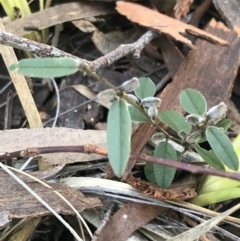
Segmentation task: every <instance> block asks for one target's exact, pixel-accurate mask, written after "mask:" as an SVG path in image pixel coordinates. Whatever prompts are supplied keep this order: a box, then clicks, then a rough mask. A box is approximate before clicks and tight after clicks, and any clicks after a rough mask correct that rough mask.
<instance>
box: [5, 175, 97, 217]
mask: <svg viewBox="0 0 240 241" xmlns="http://www.w3.org/2000/svg"><path fill="white" fill-rule="evenodd" d="M18 176H19V177H20V178H21V179H22V180H23V181H24V182H25V183H26V184H27V185H28V186H29V187H30V188H31V189H33V190H34V191H35V192H36V193H37V194H38V195H39V196H40V197H41V198H42V199H43V200H45V201H46V202H47V203H48V204H49V205H50V206H51V207H52V208H53V209H54V210H55V211H56V212H58V213H61V214H66V215H73V214H74V212H73V211H72V209H71V208H70V207H69V206H68V205H67V204H66V203H65V202H64V201H63V200H62V199H60V198H59V196H58V195H57V194H55V193H54V192H53V191H54V190H56V191H58V192H59V193H60V194H62V195H63V196H64V197H65V198H66V199H67V200H68V201H69V202H70V203H71V204H72V205H73V206H74V207H75V208H76V209H77V211H78V212H82V211H83V210H84V209H87V208H94V207H100V206H101V201H100V200H99V199H98V198H86V197H85V196H84V195H83V194H82V193H81V192H80V191H78V190H74V189H73V188H70V187H67V186H65V185H62V184H49V185H50V186H51V187H52V188H53V190H52V189H49V188H46V187H44V186H43V185H42V184H40V183H37V182H33V180H32V179H30V178H28V177H26V176H22V175H18ZM0 183H1V188H0V213H2V212H7V213H8V218H24V217H33V216H35V217H36V216H45V215H49V214H50V212H49V211H48V210H47V209H46V208H45V207H44V206H43V205H42V204H41V203H40V202H39V201H38V200H37V199H36V198H35V197H33V196H32V195H31V194H30V193H29V192H28V191H27V190H26V189H24V188H23V187H22V186H21V185H20V184H19V183H17V182H16V181H15V180H14V179H13V178H12V177H10V176H9V175H8V174H6V173H5V172H3V171H1V172H0ZM6 190H7V191H6Z"/></svg>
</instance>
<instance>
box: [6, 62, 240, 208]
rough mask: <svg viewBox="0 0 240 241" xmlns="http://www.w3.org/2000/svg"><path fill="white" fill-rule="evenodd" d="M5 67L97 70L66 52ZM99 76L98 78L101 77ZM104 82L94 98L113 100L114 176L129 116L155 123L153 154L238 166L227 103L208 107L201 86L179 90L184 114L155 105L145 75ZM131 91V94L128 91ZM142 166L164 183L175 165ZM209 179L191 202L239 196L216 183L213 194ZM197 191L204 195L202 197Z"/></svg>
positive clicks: (126, 149)
mask: <svg viewBox="0 0 240 241" xmlns="http://www.w3.org/2000/svg"><path fill="white" fill-rule="evenodd" d="M10 69H11V70H15V71H18V73H21V74H24V75H27V76H30V77H56V76H57V77H60V76H64V75H69V74H72V73H74V72H76V71H78V70H81V71H83V72H87V74H89V75H91V76H94V77H97V74H95V73H93V72H91V71H89V69H88V68H85V69H84V67H83V66H82V64H80V63H79V62H78V61H76V60H74V59H69V58H43V59H41V58H38V59H34V60H32V59H31V60H28V59H26V60H22V61H20V62H19V63H14V64H13V65H12V66H11V68H10ZM98 79H99V80H103V78H101V77H99V78H98ZM104 82H105V83H106V84H107V85H108V86H109V87H110V89H108V90H105V91H103V92H101V93H99V94H98V99H99V101H100V102H106V101H108V102H109V101H111V102H113V104H112V105H111V107H110V110H109V114H108V118H107V146H108V156H109V161H110V164H111V166H112V168H113V171H114V173H115V174H116V176H118V177H121V176H122V175H123V174H124V171H125V168H126V165H127V162H128V159H129V155H130V147H131V141H130V140H131V131H132V130H131V122H132V121H135V122H150V123H151V124H152V125H154V126H155V127H156V129H157V131H158V132H157V133H155V134H154V135H153V137H152V138H151V141H152V143H154V145H155V149H154V152H153V155H154V156H155V157H160V158H164V159H171V160H175V161H181V160H182V158H183V157H184V155H185V153H186V152H188V153H190V154H191V153H193V152H194V153H195V154H196V153H198V155H199V157H201V158H202V160H204V161H205V162H206V164H208V165H209V166H211V167H212V168H215V169H218V170H226V171H229V170H230V171H238V169H239V159H238V156H237V154H236V152H235V150H234V148H233V145H232V143H231V141H230V140H229V138H228V137H227V136H226V134H225V131H226V130H227V129H228V127H229V126H230V120H229V119H226V118H225V117H226V111H227V106H226V105H225V104H224V103H223V102H222V103H219V104H218V105H216V106H213V107H211V108H210V109H208V108H207V102H206V100H205V98H204V96H203V95H202V94H201V93H200V92H198V91H196V90H194V89H190V88H188V89H185V90H183V91H182V92H181V94H180V96H179V101H180V104H181V106H182V108H183V110H185V111H186V112H187V115H186V116H183V115H182V114H180V113H178V112H176V111H173V110H165V111H159V109H158V108H159V107H160V105H161V102H162V100H160V99H159V98H156V97H154V95H155V92H156V87H155V84H154V83H153V82H152V80H151V79H150V78H141V79H137V78H133V79H131V80H128V81H126V82H125V83H124V84H122V85H121V86H119V87H115V86H112V85H111V84H110V83H108V82H107V81H106V80H104ZM132 91H134V94H135V95H133V94H129V92H132ZM163 101H164V100H163ZM161 122H162V123H164V124H166V125H168V126H169V127H170V128H171V129H173V130H174V131H175V132H176V133H177V134H178V138H176V137H174V136H171V135H170V134H169V133H168V132H166V131H165V130H163V129H162V128H161V126H160V124H159V123H161ZM204 141H207V142H208V143H209V145H210V147H211V150H205V149H204V148H202V147H201V146H200V144H201V143H202V142H204ZM144 171H145V175H146V178H147V179H148V180H149V181H150V182H153V183H157V184H158V185H159V186H160V187H163V188H166V187H168V186H169V185H170V184H171V183H172V181H173V179H174V176H175V172H176V168H174V167H166V166H163V165H159V164H152V163H147V164H146V165H145V168H144ZM213 178H216V179H218V182H220V183H222V180H224V181H225V183H227V185H228V188H230V187H231V188H236V187H239V184H240V182H237V181H233V180H228V179H227V180H228V181H227V182H226V178H219V177H213ZM210 179H211V176H207V178H206V179H205V180H203V182H202V183H201V185H200V190H199V193H200V196H199V197H197V198H195V199H193V200H192V202H193V203H195V204H197V205H201V206H202V205H207V204H209V203H213V202H217V201H223V200H226V199H228V198H232V197H239V196H240V192H238V194H236V193H234V192H232V195H231V193H230V195H229V193H227V189H221V187H219V188H220V189H221V192H220V191H219V190H220V189H218V191H219V193H220V194H221V195H218V196H216V193H215V191H216V190H215V189H212V187H214V185H212V184H213V183H212V181H211V182H210V181H209V180H210ZM211 185H212V187H211ZM224 187H225V186H224ZM234 190H235V189H234ZM201 195H204V198H202V196H201ZM214 195H215V196H214ZM203 200H204V201H203ZM206 200H207V201H206Z"/></svg>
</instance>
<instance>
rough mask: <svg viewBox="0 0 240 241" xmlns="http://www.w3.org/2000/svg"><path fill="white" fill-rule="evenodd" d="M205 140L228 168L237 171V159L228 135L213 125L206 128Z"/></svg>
mask: <svg viewBox="0 0 240 241" xmlns="http://www.w3.org/2000/svg"><path fill="white" fill-rule="evenodd" d="M206 137H207V140H208V142H209V144H210V146H211V148H212V150H213V151H214V153H215V154H216V156H217V157H218V158H219V159H220V160H221V161H222V162H223V163H224V164H225V165H226V166H227V167H228V168H230V169H232V170H235V171H237V170H238V166H239V161H238V157H237V154H236V152H235V151H234V149H233V145H232V143H231V141H230V140H229V139H228V137H227V136H226V135H225V134H224V133H223V132H222V131H220V130H219V129H218V128H217V127H215V126H210V127H208V128H207V130H206Z"/></svg>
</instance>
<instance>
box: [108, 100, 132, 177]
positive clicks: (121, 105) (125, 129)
mask: <svg viewBox="0 0 240 241" xmlns="http://www.w3.org/2000/svg"><path fill="white" fill-rule="evenodd" d="M131 131H132V130H131V116H130V113H129V111H128V107H127V104H126V102H125V101H123V100H117V101H115V102H114V103H113V104H112V106H111V108H110V110H109V112H108V118H107V147H108V157H109V162H110V164H111V166H112V169H113V171H114V173H115V175H116V176H118V177H121V176H122V175H123V173H124V170H125V168H126V165H127V162H128V158H129V154H130V146H131V142H130V141H131Z"/></svg>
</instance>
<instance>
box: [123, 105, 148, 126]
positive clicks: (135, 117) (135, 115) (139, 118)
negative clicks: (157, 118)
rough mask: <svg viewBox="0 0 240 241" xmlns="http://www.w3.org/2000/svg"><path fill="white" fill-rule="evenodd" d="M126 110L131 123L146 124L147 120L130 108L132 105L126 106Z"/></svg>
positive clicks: (136, 110)
mask: <svg viewBox="0 0 240 241" xmlns="http://www.w3.org/2000/svg"><path fill="white" fill-rule="evenodd" d="M128 110H129V112H130V115H131V118H132V121H137V122H147V121H148V118H147V117H146V116H145V115H144V114H143V113H142V112H141V111H139V110H138V109H137V108H135V107H134V106H132V105H130V106H128Z"/></svg>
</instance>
